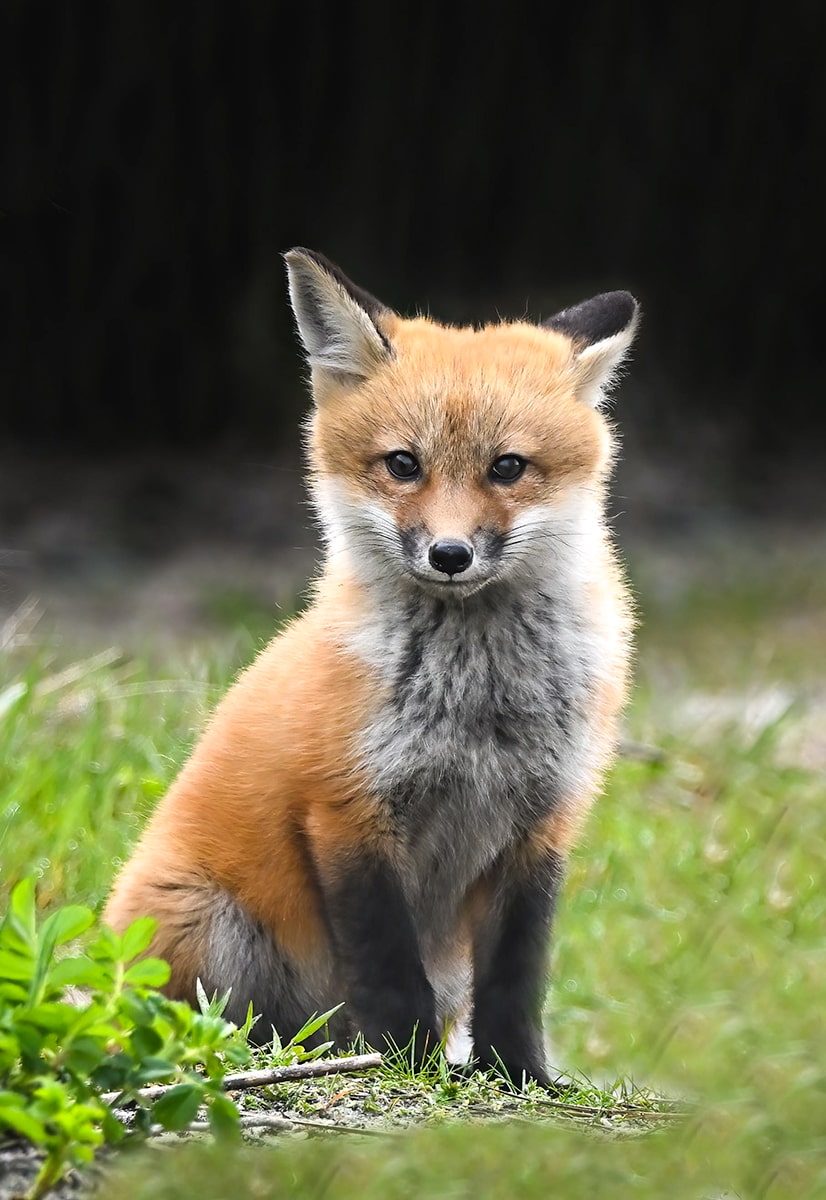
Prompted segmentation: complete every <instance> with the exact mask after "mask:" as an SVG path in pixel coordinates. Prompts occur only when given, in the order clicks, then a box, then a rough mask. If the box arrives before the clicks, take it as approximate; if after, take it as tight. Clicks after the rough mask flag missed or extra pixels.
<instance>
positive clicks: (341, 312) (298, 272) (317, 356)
mask: <svg viewBox="0 0 826 1200" xmlns="http://www.w3.org/2000/svg"><path fill="white" fill-rule="evenodd" d="M284 259H285V261H286V263H287V280H288V284H289V289H290V303H291V304H292V309H293V312H294V314H295V320H296V324H297V325H298V333H299V336H300V337H301V341H302V342H303V344H304V349H305V350H306V352H307V361H308V362H309V364H310V366H311V367H313V368H314V369H321V370H324V371H330V372H333V373H335V374H337V375H343V376H350V377H352V378H354V379H366V378H367V376H368V375H370V374H372V372H373V371H374V370H376V368H377V367H379V366H380V365H381V364H382V363H383V362H385V361H386V360H387V359H388V358H390V357H392V354H393V348H392V346H391V345H390V342H389V341H388V339H387V336H386V335H385V334H384V333H383V332H382V328H381V323H382V320H383V318H387V317H390V316H392V313H391V312H390V310H389V309H387V308H385V306H384V305H383V304H381V303H380V301H378V300H376V298H375V297H374V296H371V295H370V294H369V292H365V291H363V290H362V289H361V288H360V287H357V286H356V285H355V284H354V283H351V282H350V280H349V279H348V278H347V276H346V275H344V274H343V272H342V271H340V270H339V268H338V267H337V266H336V265H335V264H334V263H331V262H330V261H329V259H326V258H325V257H324V255H323V254H317V253H316V251H314V250H305V249H304V248H303V247H300V246H298V247H296V248H295V249H294V250H289V251H288V252H287V253H286V254H285V255H284Z"/></svg>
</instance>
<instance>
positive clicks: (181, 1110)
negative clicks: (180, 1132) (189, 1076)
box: [152, 1083, 203, 1129]
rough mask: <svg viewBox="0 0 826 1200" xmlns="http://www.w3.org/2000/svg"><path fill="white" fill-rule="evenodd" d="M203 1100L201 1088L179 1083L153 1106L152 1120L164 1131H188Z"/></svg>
mask: <svg viewBox="0 0 826 1200" xmlns="http://www.w3.org/2000/svg"><path fill="white" fill-rule="evenodd" d="M202 1100H203V1090H202V1089H201V1087H199V1086H196V1085H194V1084H191V1083H179V1084H176V1086H175V1087H173V1088H172V1090H171V1091H169V1092H167V1093H166V1094H165V1095H163V1096H161V1098H160V1100H156V1102H155V1103H154V1104H153V1105H152V1118H153V1120H155V1121H157V1122H158V1123H159V1124H160V1125H163V1127H164V1129H186V1127H187V1125H189V1124H190V1122H191V1121H194V1119H195V1117H196V1115H197V1112H198V1109H199V1108H200V1106H201V1102H202Z"/></svg>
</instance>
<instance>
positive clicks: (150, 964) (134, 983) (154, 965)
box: [124, 958, 172, 988]
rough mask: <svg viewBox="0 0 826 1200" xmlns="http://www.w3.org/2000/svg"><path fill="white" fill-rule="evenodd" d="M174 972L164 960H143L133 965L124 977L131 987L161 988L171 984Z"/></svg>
mask: <svg viewBox="0 0 826 1200" xmlns="http://www.w3.org/2000/svg"><path fill="white" fill-rule="evenodd" d="M171 974H172V972H171V971H170V969H169V964H168V963H165V962H164V961H163V959H162V958H142V959H140V960H139V961H138V962H136V963H133V964H132V966H131V967H129V969H128V970H127V971H126V974H125V975H124V981H125V982H126V983H128V984H129V986H130V987H151V988H160V987H163V985H164V984H165V983H168V982H169V977H170V975H171Z"/></svg>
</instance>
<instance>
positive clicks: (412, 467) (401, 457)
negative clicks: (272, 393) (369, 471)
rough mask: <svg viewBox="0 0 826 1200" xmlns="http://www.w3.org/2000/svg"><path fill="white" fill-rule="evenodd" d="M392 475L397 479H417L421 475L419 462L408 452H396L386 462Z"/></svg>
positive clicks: (389, 455) (388, 456)
mask: <svg viewBox="0 0 826 1200" xmlns="http://www.w3.org/2000/svg"><path fill="white" fill-rule="evenodd" d="M384 461H385V462H386V463H387V469H388V471H389V472H390V474H391V475H395V476H396V478H397V479H415V478H416V476H417V475H418V474H419V470H420V468H419V461H418V459H417V458H415V457H414V456H413V455H412V454H408V453H407V451H406V450H394V451H393V453H392V454H388V455H387V458H386V459H385V460H384Z"/></svg>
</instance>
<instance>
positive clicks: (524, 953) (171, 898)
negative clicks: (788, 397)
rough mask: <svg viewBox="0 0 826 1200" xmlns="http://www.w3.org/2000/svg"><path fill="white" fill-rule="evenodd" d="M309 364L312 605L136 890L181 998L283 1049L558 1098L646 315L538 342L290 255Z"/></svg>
mask: <svg viewBox="0 0 826 1200" xmlns="http://www.w3.org/2000/svg"><path fill="white" fill-rule="evenodd" d="M286 260H287V268H288V276H289V288H290V297H291V300H292V307H293V310H294V313H295V318H296V322H297V325H298V332H299V334H300V337H301V341H302V343H303V345H304V349H305V351H306V354H307V359H308V362H309V365H310V367H311V370H312V390H313V399H314V407H313V411H312V415H311V417H310V419H309V422H308V447H309V462H310V468H311V489H312V496H313V500H314V503H315V507H316V511H317V513H318V516H319V518H320V522H321V526H322V529H323V532H324V536H325V539H326V546H327V554H326V560H325V565H324V571H323V574H322V575H321V577H320V579H319V580H318V582H317V584H316V587H315V597H314V601H313V603H312V605H311V607H310V608H309V609H308V610H307V611H306V612H305V613H304V614H303V615H302V616H300V617H299V618H297V619H296V620H295V621H293V622H292V623H291V624H290V625H289V626H288V627H287V628H286V630H285V631H284V632H282V633H281V634H279V635H278V637H276V638H275V639H274V641H272V642H271V643H270V645H269V646H268V647H267V648H266V649H265V650H264V651H263V652H262V653H261V654H260V656H259V657H258V659H257V660H256V662H254V663H253V665H252V666H251V667H249V669H248V670H246V671H245V672H244V673H243V674H242V675H241V676H240V678H239V679H238V681H237V682H236V683H235V685H234V687H233V688H232V689H231V691H230V692H229V694H228V695H227V696H226V697H225V699H224V700H223V702H222V703H221V704H220V706H219V707H218V709H217V711H216V712H215V714H214V715H213V717H212V719H211V721H210V723H209V725H208V726H207V729H206V732H205V733H204V735H203V737H202V739H201V741H200V743H199V744H198V746H197V747H196V749H195V751H194V753H193V754H192V756H191V758H190V759H189V761H188V763H187V764H186V766H185V767H184V768H183V770H182V772H181V774H180V776H179V777H178V779H177V781H176V782H175V783H174V785H173V786H172V788H171V790H170V791H169V793H168V795H167V796H166V798H165V799H164V800H163V801H162V802H161V804H160V806H159V808H158V810H157V812H156V813H155V815H154V817H153V819H152V820H151V822H150V824H149V826H148V828H147V830H146V832H145V833H144V835H143V837H142V839H141V841H140V843H139V845H138V847H137V849H136V850H135V853H134V856H133V858H132V859H131V861H130V862H129V863H128V864H127V865H126V867H125V869H124V870H123V872H122V874H121V876H120V878H119V879H118V881H117V883H116V885H115V888H114V891H113V894H112V896H111V899H110V901H109V905H108V908H107V911H106V918H107V920H108V921H109V923H110V924H111V925H113V926H114V927H115V928H116V929H123V928H124V927H125V926H126V925H127V924H128V923H129V922H130V921H132V920H133V919H134V918H136V917H138V916H141V915H143V914H147V913H148V914H151V915H152V916H154V917H155V918H156V919H157V922H158V926H157V932H156V935H155V942H154V947H153V949H154V952H155V953H157V954H160V955H161V956H163V957H164V958H166V959H167V960H168V962H169V964H170V966H171V968H172V977H171V981H170V984H169V987H168V991H169V994H170V995H173V996H176V997H183V998H187V999H189V1000H194V997H195V988H196V980H198V979H200V980H201V982H202V983H203V986H204V987H205V989H206V991H207V992H208V993H212V992H213V991H214V990H217V991H218V992H219V993H223V992H224V991H226V990H227V989H230V988H231V989H232V992H231V999H230V1003H229V1008H228V1016H229V1017H230V1018H232V1019H234V1020H242V1019H243V1017H244V1015H245V1013H246V1010H247V1006H248V1003H249V1002H250V1001H251V1002H252V1005H253V1008H254V1010H255V1012H257V1013H259V1014H261V1020H260V1022H259V1028H261V1029H264V1030H266V1031H268V1030H269V1029H270V1027H271V1026H275V1028H276V1029H277V1030H278V1032H279V1034H281V1035H282V1036H289V1035H290V1034H292V1033H293V1032H294V1031H295V1030H296V1029H297V1028H298V1027H299V1026H300V1024H301V1023H302V1022H303V1021H304V1020H305V1019H306V1018H307V1017H308V1016H309V1015H310V1014H311V1013H313V1012H320V1011H322V1010H325V1009H328V1008H331V1007H333V1006H334V1005H335V1004H337V1003H338V1002H340V1001H344V1002H345V1003H344V1006H343V1008H342V1009H340V1011H339V1013H338V1014H336V1016H335V1017H334V1018H333V1021H332V1024H333V1030H332V1032H333V1036H334V1037H335V1039H336V1041H337V1042H339V1043H346V1042H347V1041H348V1039H350V1038H352V1037H353V1036H354V1035H355V1034H356V1033H361V1034H362V1035H363V1036H364V1038H365V1040H366V1041H367V1042H368V1043H370V1044H371V1045H372V1046H374V1047H377V1048H382V1047H383V1046H385V1045H386V1043H387V1042H388V1041H392V1042H393V1043H395V1044H396V1045H398V1046H400V1047H401V1046H405V1045H407V1043H408V1042H410V1039H411V1036H414V1037H415V1047H416V1051H417V1052H418V1053H422V1052H424V1051H425V1048H426V1047H428V1046H430V1047H431V1048H432V1047H433V1046H435V1045H436V1044H437V1043H438V1041H439V1040H440V1039H441V1038H442V1037H444V1036H445V1034H446V1033H447V1032H448V1031H449V1030H450V1028H451V1027H455V1026H456V1025H460V1026H461V1025H462V1024H463V1023H464V1024H465V1025H466V1027H467V1030H468V1032H469V1034H470V1036H471V1038H472V1043H473V1057H474V1059H475V1060H476V1061H477V1062H478V1063H479V1064H480V1065H481V1066H483V1067H497V1068H499V1069H501V1070H504V1071H506V1072H507V1073H508V1075H509V1076H510V1077H511V1079H513V1080H515V1081H516V1080H520V1081H521V1080H522V1079H523V1078H525V1077H528V1078H532V1079H534V1080H537V1081H538V1082H539V1083H540V1084H544V1085H546V1086H547V1085H550V1080H549V1075H548V1067H547V1063H546V1060H545V1049H544V1041H543V1036H542V1019H541V1018H542V1007H543V1000H544V994H545V987H546V967H547V961H548V953H549V941H550V925H551V918H552V913H553V908H554V902H555V899H556V896H557V893H558V890H559V886H560V881H561V878H562V874H563V867H564V864H565V859H566V856H567V854H568V852H569V850H570V848H571V846H572V844H573V842H574V840H575V838H576V836H577V833H578V831H579V829H580V826H581V824H582V822H583V819H584V817H585V814H586V812H587V810H588V808H589V806H590V804H591V802H592V800H593V798H594V795H595V793H596V792H597V791H598V790H599V787H600V777H601V774H602V772H603V769H604V767H605V765H606V763H607V762H608V761H609V759H610V757H611V755H612V753H613V751H614V747H615V742H616V736H617V717H618V713H619V710H620V708H621V706H622V703H623V700H624V697H625V691H626V675H627V664H628V653H629V633H630V624H631V622H630V616H629V604H628V598H627V595H626V591H625V588H624V585H623V582H622V578H621V575H620V572H619V570H618V567H617V565H616V563H615V560H614V555H613V551H612V549H611V545H610V542H609V539H608V535H607V533H606V530H605V526H604V523H603V507H604V493H605V482H606V477H607V473H608V470H609V467H610V463H611V451H612V440H611V431H610V428H609V425H608V423H607V422H606V420H605V418H604V417H603V415H602V414H601V411H600V405H601V403H602V400H603V397H604V394H605V392H606V389H607V388H608V386H609V385H610V384H611V382H612V380H613V378H614V376H615V375H616V371H617V368H618V366H619V364H620V362H621V361H622V359H623V357H624V356H625V354H626V352H627V351H628V348H629V346H630V344H631V340H632V337H633V334H634V328H635V325H636V321H637V313H638V310H637V304H636V302H635V300H634V299H633V298H632V297H631V296H630V295H629V294H628V293H627V292H611V293H608V294H605V295H600V296H597V297H596V298H594V299H592V300H587V301H585V302H584V303H582V304H578V305H576V306H575V307H573V308H569V309H566V310H565V311H563V312H561V313H559V314H558V315H557V316H555V317H552V318H551V319H550V320H548V321H546V322H545V324H544V325H542V326H535V325H530V324H527V323H524V322H516V323H513V324H506V323H503V324H497V325H490V326H486V327H484V328H480V329H471V328H459V329H457V328H449V327H446V326H443V325H439V324H437V323H436V322H434V321H432V320H429V319H427V318H425V317H417V318H415V319H412V320H409V319H403V318H401V317H400V316H398V315H397V314H396V313H395V312H393V311H391V310H390V309H388V308H386V307H384V305H382V304H380V303H379V302H378V301H377V300H375V299H374V298H373V297H372V296H370V295H369V294H367V293H366V292H364V291H362V290H361V289H360V288H358V287H356V286H355V285H354V284H352V283H351V282H350V281H349V280H348V279H347V278H346V277H345V276H344V275H343V274H342V273H341V272H340V271H339V270H338V268H337V267H335V266H334V265H333V264H332V263H330V262H328V261H327V260H326V259H325V258H323V257H322V256H321V255H320V254H316V253H314V252H312V251H309V250H303V249H297V250H292V251H290V252H289V253H288V254H287V256H286Z"/></svg>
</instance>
